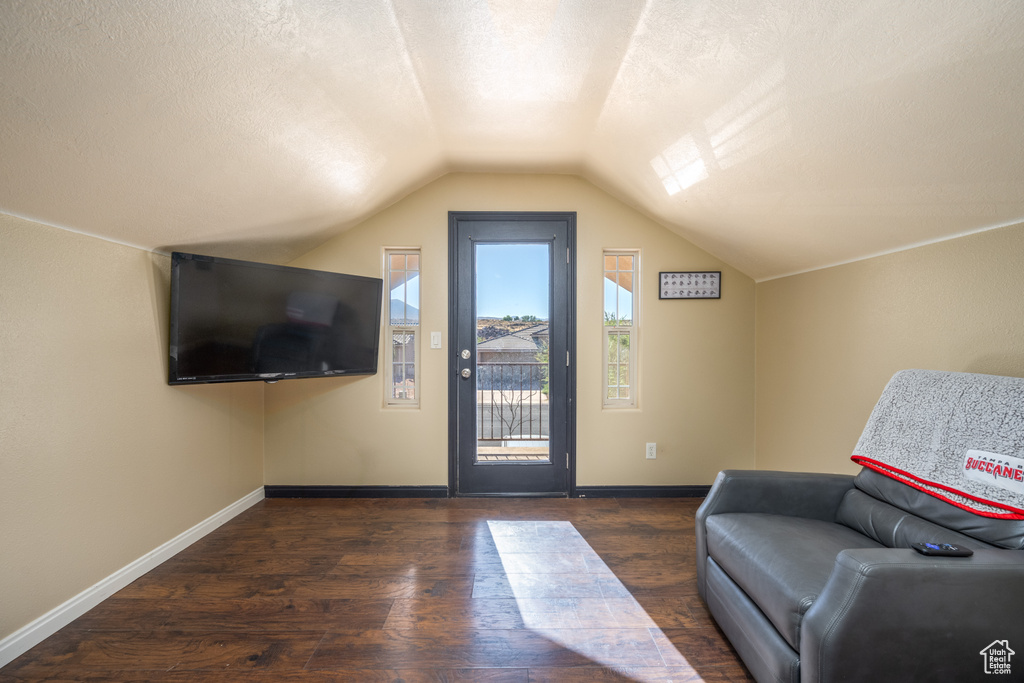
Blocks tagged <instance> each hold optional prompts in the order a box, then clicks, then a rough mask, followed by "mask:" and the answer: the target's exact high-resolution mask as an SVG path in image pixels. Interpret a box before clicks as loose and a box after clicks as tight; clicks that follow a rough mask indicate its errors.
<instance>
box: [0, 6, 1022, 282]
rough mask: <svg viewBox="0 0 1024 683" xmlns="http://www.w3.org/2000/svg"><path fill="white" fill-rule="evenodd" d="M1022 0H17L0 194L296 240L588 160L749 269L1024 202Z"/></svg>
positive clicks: (203, 232)
mask: <svg viewBox="0 0 1024 683" xmlns="http://www.w3.org/2000/svg"><path fill="white" fill-rule="evenodd" d="M1022 110H1024V3H1021V2H1020V0H1006V1H996V0H974V1H971V2H964V1H963V0H957V1H955V2H948V1H946V2H944V1H941V0H923V1H921V2H905V1H900V0H885V1H882V0H856V1H854V0H846V1H842V2H840V1H838V0H761V1H753V0H750V1H745V0H713V1H712V0H694V1H689V2H682V1H680V0H647V1H646V2H642V1H639V0H638V1H636V2H631V1H628V0H611V1H606V2H597V1H595V0H560V1H559V0H473V1H470V0H465V1H458V0H444V1H438V0H358V1H357V0H348V1H339V0H262V1H253V0H164V1H162V2H159V3H157V2H149V3H143V2H138V0H109V1H108V2H103V3H91V2H81V0H52V1H44V0H35V1H24V2H22V1H17V0H4V1H3V2H2V3H0V211H3V212H5V213H10V214H13V215H18V216H23V217H26V218H31V219H34V220H37V221H41V222H45V223H49V224H52V225H57V226H61V227H65V228H69V229H73V230H78V231H82V232H86V233H90V234H95V235H99V236H103V237H106V238H109V239H113V240H118V241H122V242H126V243H130V244H135V245H139V246H142V247H145V248H150V249H166V248H169V247H182V248H192V249H196V250H200V248H205V249H206V251H208V252H212V253H218V252H220V253H229V254H231V255H234V256H240V257H242V258H250V257H251V258H261V259H265V260H277V261H286V260H288V259H290V258H292V257H293V256H296V255H298V254H300V253H302V252H304V251H305V250H307V249H309V248H311V247H312V246H315V245H317V244H319V243H320V242H322V241H324V240H325V239H327V238H329V237H330V236H331V235H333V234H336V233H338V232H340V231H342V230H344V229H346V228H348V227H350V226H352V225H354V224H355V223H358V222H359V221H361V220H362V219H364V218H366V217H367V216H369V215H371V214H372V213H374V212H376V211H378V210H380V209H381V208H383V207H385V206H387V205H388V204H390V203H392V202H394V201H395V200H397V199H399V198H401V197H402V196H404V195H405V194H407V193H408V192H410V191H412V190H414V189H416V188H418V187H420V186H422V185H423V184H425V183H427V182H429V181H431V180H433V179H434V178H436V177H438V176H440V175H442V174H444V173H446V172H449V171H515V172H520V171H521V172H555V173H577V174H580V175H582V176H584V177H586V178H588V179H589V180H591V181H592V182H594V183H595V184H597V185H598V186H600V187H602V188H604V189H605V190H607V191H608V192H610V193H612V194H613V195H615V196H616V197H618V198H620V199H622V200H623V201H625V202H626V203H628V204H630V205H632V206H635V207H637V208H638V209H640V210H641V211H643V212H644V213H646V214H648V215H650V216H652V217H654V218H655V219H657V220H658V221H660V222H661V223H663V224H664V225H666V226H667V227H668V228H670V229H672V230H674V231H675V232H677V233H679V234H680V235H682V236H684V237H686V238H687V239H690V240H692V241H693V242H694V243H696V244H697V245H699V246H701V247H703V248H705V249H707V250H708V251H710V252H712V253H713V254H715V255H717V256H719V257H720V258H722V259H724V260H725V261H727V262H729V263H731V264H732V265H734V266H736V267H737V268H739V269H740V270H742V271H744V272H746V273H747V274H749V275H751V276H752V277H754V278H756V279H765V278H771V277H777V276H779V275H784V274H788V273H793V272H799V271H804V270H809V269H813V268H818V267H822V266H826V265H831V264H835V263H840V262H844V261H849V260H853V259H857V258H862V257H865V256H869V255H873V254H877V253H882V252H886V251H891V250H894V249H899V248H902V247H905V246H908V245H912V244H918V243H923V242H928V241H932V240H937V239H942V238H945V237H949V236H953V235H958V234H963V233H967V232H971V231H976V230H982V229H986V228H991V227H995V226H999V225H1005V224H1010V223H1014V222H1018V221H1021V220H1024V153H1022V152H1024V125H1022V121H1024V116H1022Z"/></svg>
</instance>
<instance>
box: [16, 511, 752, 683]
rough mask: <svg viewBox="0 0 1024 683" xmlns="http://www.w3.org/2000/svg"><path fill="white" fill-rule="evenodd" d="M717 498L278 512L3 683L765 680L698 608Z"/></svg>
mask: <svg viewBox="0 0 1024 683" xmlns="http://www.w3.org/2000/svg"><path fill="white" fill-rule="evenodd" d="M699 503H700V500H698V499H687V498H661V499H591V500H582V499H576V500H565V499H466V498H463V499H454V500H444V499H369V500H366V499H363V500H352V499H349V500H296V499H272V500H265V501H263V502H262V503H259V504H258V505H256V506H254V507H253V508H251V509H249V510H247V511H246V512H245V513H243V514H241V515H239V516H238V517H236V518H235V519H234V520H232V521H231V522H229V523H227V524H225V525H224V526H222V527H221V528H220V529H218V530H216V531H215V532H213V533H212V534H210V535H208V536H206V537H205V538H203V539H202V540H201V541H199V542H198V543H196V544H194V545H193V546H191V547H190V548H188V549H186V550H185V551H183V552H182V553H180V554H178V555H177V556H175V557H174V558H172V559H171V560H169V561H168V562H165V563H164V564H163V565H161V566H160V567H158V568H157V569H155V570H153V571H151V572H150V573H148V574H146V575H145V576H143V577H142V578H140V579H139V580H138V581H136V582H135V583H133V584H132V585H130V586H128V587H127V588H125V589H124V590H122V591H120V592H118V593H117V594H115V595H114V596H113V597H111V598H110V599H108V600H106V601H105V602H103V603H102V604H101V605H99V606H98V607H96V608H95V609H93V610H92V611H90V612H89V613H87V614H86V615H84V616H82V617H81V618H79V619H78V620H76V621H75V622H73V623H72V624H70V625H69V626H68V627H66V628H64V629H62V630H61V631H59V632H58V633H56V634H55V635H53V636H52V637H50V638H49V639H47V640H46V641H44V642H42V643H40V644H39V645H38V646H36V647H35V648H33V649H32V650H30V651H29V652H27V653H25V654H24V655H22V656H21V657H19V658H18V659H16V660H15V661H13V662H12V663H10V664H9V665H8V666H6V667H4V668H3V669H0V682H4V683H6V682H9V681H25V680H31V681H34V680H66V681H143V680H146V681H150V680H151V681H236V680H237V681H243V680H245V681H249V680H262V681H359V682H364V681H366V682H370V683H375V682H378V681H380V682H383V681H396V682H397V681H405V682H406V683H420V682H426V681H430V682H432V683H437V682H441V681H452V682H454V681H488V682H498V681H500V682H503V683H504V682H510V683H511V682H514V683H526V682H527V681H529V682H539V681H558V682H560V683H561V682H567V683H573V682H580V683H583V682H586V683H592V682H602V681H674V682H676V683H680V682H682V681H750V680H752V679H751V678H750V677H749V675H748V674H747V672H746V670H745V669H744V668H743V666H742V664H740V662H739V660H738V658H737V657H736V654H735V653H734V652H733V650H732V648H731V647H730V646H729V644H728V642H727V641H726V640H725V638H724V637H723V636H722V634H721V632H720V631H718V629H717V628H716V627H715V625H714V623H713V622H712V620H711V618H710V616H709V615H708V613H707V612H706V610H705V609H704V606H703V604H702V603H701V601H700V599H699V598H698V597H697V594H696V580H695V573H694V533H693V516H694V512H695V511H696V509H697V506H698V505H699Z"/></svg>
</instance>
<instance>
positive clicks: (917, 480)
mask: <svg viewBox="0 0 1024 683" xmlns="http://www.w3.org/2000/svg"><path fill="white" fill-rule="evenodd" d="M850 460H853V461H854V462H855V463H857V464H858V465H862V466H864V467H867V468H868V469H870V470H874V471H875V472H878V473H879V474H884V475H885V476H887V477H889V478H890V479H895V480H896V481H899V482H902V483H904V484H906V485H907V486H910V487H912V488H915V489H917V490H918V491H922V492H924V493H927V494H928V495H929V496H932V497H933V498H938V499H939V500H943V501H946V502H947V503H949V504H950V505H955V506H956V507H958V508H960V509H961V510H967V511H968V512H972V513H974V514H976V515H981V516H982V517H991V518H993V519H1024V510H1022V509H1021V508H1017V507H1013V506H1012V505H1007V504H1005V503H1000V502H998V501H994V500H986V499H984V498H979V497H977V496H972V495H970V494H968V493H964V492H963V491H958V490H956V489H954V488H953V487H951V486H945V485H943V484H938V483H936V482H933V481H928V480H927V479H924V478H923V477H918V476H917V475H915V474H911V473H910V472H906V471H904V470H901V469H900V468H898V467H893V466H892V465H887V464H886V463H883V462H879V461H877V460H874V459H872V458H868V457H866V456H863V455H853V456H850ZM925 486H932V487H934V488H937V489H941V490H942V491H946V492H947V493H951V494H953V495H956V496H960V497H961V498H966V499H968V500H973V501H974V502H976V503H981V504H982V505H989V506H991V507H994V508H999V509H1001V510H1009V512H990V511H988V510H979V509H977V508H973V507H971V506H969V505H967V504H966V503H962V502H960V501H958V500H954V499H952V498H948V497H946V496H944V495H942V494H941V493H938V492H937V491H933V490H931V489H928V488H925Z"/></svg>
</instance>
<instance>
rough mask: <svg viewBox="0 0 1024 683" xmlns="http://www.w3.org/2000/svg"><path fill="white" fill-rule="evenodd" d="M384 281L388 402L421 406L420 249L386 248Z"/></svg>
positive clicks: (386, 401)
mask: <svg viewBox="0 0 1024 683" xmlns="http://www.w3.org/2000/svg"><path fill="white" fill-rule="evenodd" d="M384 268H385V271H386V272H385V275H384V281H385V282H386V283H387V288H388V292H387V294H386V296H387V300H386V301H385V302H384V315H385V319H386V320H387V321H388V324H387V331H386V334H385V337H384V338H385V340H386V342H385V343H387V342H388V341H390V344H389V346H390V348H389V350H388V354H389V355H388V362H387V363H386V364H385V401H384V402H385V403H386V404H387V405H389V406H418V405H419V400H420V394H419V389H418V387H417V383H418V379H419V374H420V361H419V356H420V353H419V351H420V250H419V249H385V250H384Z"/></svg>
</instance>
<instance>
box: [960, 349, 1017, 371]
mask: <svg viewBox="0 0 1024 683" xmlns="http://www.w3.org/2000/svg"><path fill="white" fill-rule="evenodd" d="M964 372H976V373H979V374H983V375H1002V376H1004V377H1024V354H1022V353H990V354H988V355H985V356H982V357H981V358H977V359H975V360H973V361H971V362H970V363H969V364H968V365H967V367H966V368H965V369H964Z"/></svg>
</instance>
